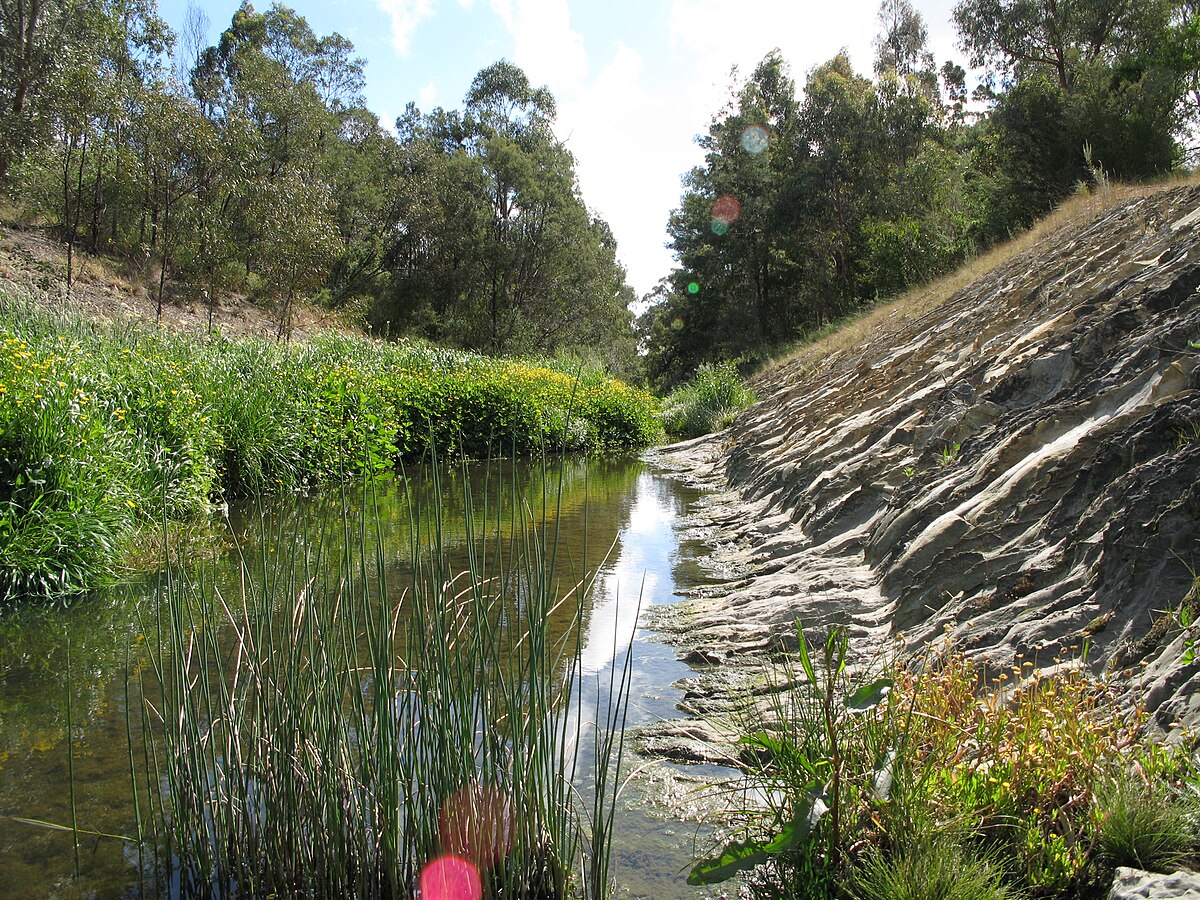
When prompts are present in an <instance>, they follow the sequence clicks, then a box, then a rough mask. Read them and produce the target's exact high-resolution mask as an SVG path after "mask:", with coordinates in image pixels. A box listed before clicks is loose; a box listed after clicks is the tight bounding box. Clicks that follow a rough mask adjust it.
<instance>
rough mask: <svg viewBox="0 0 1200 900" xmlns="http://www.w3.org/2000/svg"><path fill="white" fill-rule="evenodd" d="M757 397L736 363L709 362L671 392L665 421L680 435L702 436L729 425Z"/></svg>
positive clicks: (668, 426) (674, 433) (665, 408)
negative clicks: (746, 383) (739, 372)
mask: <svg viewBox="0 0 1200 900" xmlns="http://www.w3.org/2000/svg"><path fill="white" fill-rule="evenodd" d="M755 399H756V398H755V396H754V392H753V391H752V390H750V388H748V387H746V385H745V384H744V383H743V382H742V379H741V376H740V375H738V371H737V366H735V365H734V364H733V363H731V362H725V363H712V364H710V363H705V364H704V365H702V366H700V368H699V369H698V370H697V371H696V374H695V376H693V378H692V380H691V381H689V382H688V383H687V384H685V385H684V386H683V387H680V388H677V389H675V390H674V391H672V392H671V393H670V394H669V395H668V396H667V398H666V400H665V401H664V403H663V424H664V426H665V427H666V429H667V432H668V433H669V434H672V435H675V436H676V437H681V438H693V437H699V436H700V435H702V434H708V433H709V432H712V431H719V430H720V429H722V428H725V427H726V426H728V425H729V424H730V423H731V422H732V421H733V419H734V417H735V416H736V415H737V414H738V412H740V411H741V410H743V409H745V408H746V407H747V406H749V405H750V404H751V403H753V402H754V401H755Z"/></svg>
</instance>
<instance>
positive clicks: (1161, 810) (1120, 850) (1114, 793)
mask: <svg viewBox="0 0 1200 900" xmlns="http://www.w3.org/2000/svg"><path fill="white" fill-rule="evenodd" d="M1096 812H1097V815H1098V816H1099V817H1100V829H1099V834H1098V843H1099V848H1100V853H1101V854H1103V856H1104V858H1105V859H1106V860H1107V861H1108V862H1109V863H1110V864H1111V865H1113V866H1132V867H1134V868H1138V869H1145V870H1147V871H1150V872H1174V871H1175V870H1176V869H1178V868H1179V867H1180V866H1181V865H1182V864H1183V863H1185V862H1186V861H1187V860H1188V859H1190V858H1191V857H1192V855H1193V853H1194V852H1195V849H1196V840H1197V837H1200V834H1198V832H1197V825H1196V816H1197V813H1198V812H1200V809H1198V808H1197V803H1196V801H1195V799H1191V800H1187V799H1184V798H1182V797H1181V796H1178V795H1173V794H1172V793H1171V792H1170V791H1169V790H1168V789H1167V788H1166V787H1164V786H1163V785H1161V784H1153V783H1151V784H1147V783H1145V782H1144V781H1142V780H1141V779H1139V778H1136V777H1130V776H1127V775H1126V776H1118V777H1116V778H1110V779H1107V780H1106V781H1105V782H1104V783H1103V784H1101V785H1100V786H1099V787H1098V788H1097V789H1096Z"/></svg>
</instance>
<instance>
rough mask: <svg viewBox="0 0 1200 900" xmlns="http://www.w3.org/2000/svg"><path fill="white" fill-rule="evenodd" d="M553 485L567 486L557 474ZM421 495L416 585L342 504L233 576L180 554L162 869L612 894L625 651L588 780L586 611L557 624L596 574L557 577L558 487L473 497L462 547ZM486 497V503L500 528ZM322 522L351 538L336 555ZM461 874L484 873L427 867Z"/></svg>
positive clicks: (364, 521)
mask: <svg viewBox="0 0 1200 900" xmlns="http://www.w3.org/2000/svg"><path fill="white" fill-rule="evenodd" d="M514 493H515V492H514ZM543 497H544V498H545V501H546V502H547V503H549V504H551V505H552V504H554V503H555V502H556V501H555V492H554V489H553V487H552V486H551V487H549V488H548V490H547V491H546V493H545V494H543ZM411 510H412V514H411V515H412V519H411V524H410V533H411V539H412V543H413V546H412V548H411V558H412V559H413V560H414V564H413V567H412V570H411V574H410V576H409V577H408V578H407V579H406V583H405V584H404V585H403V586H402V587H401V586H399V585H395V584H394V583H392V582H393V581H394V576H393V575H392V574H391V573H389V569H388V559H387V555H386V553H385V551H384V548H383V544H382V542H381V541H380V540H379V535H378V534H377V533H376V532H374V531H373V523H372V517H371V516H370V515H369V514H368V513H363V514H362V515H361V517H359V518H356V517H355V516H354V515H353V514H351V513H349V512H345V513H343V515H342V516H341V517H340V518H335V519H333V520H331V522H330V523H329V524H328V526H327V527H328V528H329V529H331V533H330V535H329V538H330V539H329V540H322V541H319V542H314V543H312V544H306V543H303V542H296V541H291V542H289V541H287V540H286V537H287V536H286V535H278V536H276V543H277V545H278V546H289V544H290V546H292V547H293V548H294V549H293V551H292V553H291V554H290V555H287V556H286V557H285V558H284V559H283V560H281V562H280V564H279V565H278V567H277V568H264V570H263V571H260V572H256V573H246V577H244V578H243V579H242V581H243V588H242V590H241V593H240V595H239V596H236V597H229V596H224V595H223V594H222V593H221V592H219V591H217V590H215V589H213V588H212V587H211V585H209V584H207V583H206V582H205V580H204V579H203V578H195V579H190V578H186V577H185V576H183V575H182V574H178V573H172V575H171V577H170V579H168V581H167V583H166V586H165V588H164V595H163V597H162V598H161V599H162V602H161V604H160V605H161V609H162V614H161V616H162V617H161V621H160V623H159V629H160V632H161V636H160V640H159V645H160V646H162V647H165V648H167V649H166V650H165V651H164V652H162V653H160V654H158V655H156V656H155V658H154V663H153V672H154V676H155V677H154V678H152V679H150V680H149V682H148V683H147V684H146V685H145V686H144V688H143V697H144V701H145V703H146V704H147V709H148V710H150V712H151V716H147V717H146V719H145V721H147V722H150V723H153V722H154V721H157V722H158V723H159V724H158V725H153V724H151V725H149V726H148V727H147V734H146V742H147V744H148V745H149V746H151V747H152V748H153V751H152V752H151V753H150V754H149V755H148V757H147V759H148V763H147V765H146V766H144V767H143V768H144V771H143V773H142V775H141V776H140V777H141V778H144V779H145V783H144V786H143V787H142V789H141V790H140V791H136V793H137V795H138V796H140V797H142V798H143V804H142V805H143V806H144V807H145V809H144V810H142V812H140V814H139V816H138V820H139V822H140V821H145V822H146V823H147V825H146V833H145V835H144V836H143V840H144V842H145V843H147V844H148V845H150V846H153V847H155V848H156V854H155V858H156V860H157V863H156V866H155V867H154V868H155V871H156V877H157V882H158V883H157V886H156V887H154V888H152V891H157V892H159V893H161V892H163V891H165V890H166V889H167V888H168V887H170V886H172V885H175V886H177V887H178V889H179V891H181V892H182V893H183V894H184V895H186V896H222V897H224V896H232V895H239V896H307V897H330V898H332V897H338V898H340V897H357V898H375V897H386V898H403V897H413V896H431V897H436V896H456V897H457V896H464V897H466V896H471V897H480V896H485V897H506V898H531V900H532V898H567V897H581V898H598V897H605V896H608V894H609V893H610V890H611V885H610V884H609V883H608V874H607V873H608V853H609V841H610V839H611V809H612V804H613V803H614V802H615V800H614V797H615V793H614V789H613V788H614V785H615V782H616V779H617V776H618V774H619V767H620V752H619V746H617V745H616V744H615V743H614V736H615V735H618V734H619V733H620V731H621V726H622V724H623V709H624V706H623V704H622V701H621V696H622V694H623V693H624V692H625V691H626V689H627V687H628V677H629V670H628V668H626V669H625V670H624V672H623V673H618V675H617V676H616V677H615V679H614V680H613V681H612V682H610V684H609V691H608V693H607V695H606V696H604V704H603V706H602V708H598V709H597V711H596V713H597V717H596V721H597V722H599V723H602V724H601V725H599V726H597V728H598V730H597V732H596V745H597V756H596V767H597V770H596V772H595V773H594V775H593V777H592V778H591V783H592V784H593V785H594V786H595V787H594V789H593V794H592V796H591V798H590V800H588V801H586V802H585V800H584V798H582V797H580V796H579V795H578V794H577V793H576V788H575V784H576V779H575V775H576V771H575V770H576V766H577V755H576V753H577V748H578V747H579V744H580V739H581V737H582V734H583V731H584V729H585V728H586V727H589V726H586V725H585V724H584V722H583V719H582V717H581V715H580V712H581V711H580V710H579V708H578V694H577V683H578V679H579V677H580V676H579V662H580V657H579V653H580V647H581V643H580V636H581V635H580V629H579V627H578V626H579V624H580V622H579V616H580V615H581V613H576V614H575V615H574V616H573V617H571V619H572V621H571V624H570V626H569V627H568V628H567V629H566V630H565V631H560V632H554V631H552V630H551V625H550V623H551V622H552V621H556V620H557V617H556V616H552V615H551V613H552V612H554V610H555V608H556V607H559V606H560V605H564V604H565V605H570V604H574V606H575V608H577V609H578V608H581V604H580V603H579V598H580V596H581V595H582V594H584V593H586V591H587V590H588V584H587V583H586V582H585V581H584V580H583V579H582V578H579V577H574V578H562V579H560V576H559V573H558V572H557V571H556V560H555V555H556V554H555V552H554V537H553V535H552V534H551V533H549V531H550V530H549V529H548V527H547V525H546V523H547V521H548V520H549V516H548V515H547V514H546V507H544V506H543V507H541V509H540V511H539V509H538V508H537V507H535V506H530V505H526V506H525V507H524V508H523V509H516V508H514V507H509V508H508V509H503V510H502V509H501V508H500V507H499V506H498V505H497V506H488V504H487V502H486V499H485V502H484V504H483V506H482V508H481V509H480V510H479V514H478V515H476V516H472V515H468V516H467V517H466V527H467V529H468V531H469V532H470V534H469V536H468V541H467V547H468V553H467V560H466V563H465V565H463V566H461V567H460V566H459V565H458V564H456V563H454V562H453V561H452V560H451V557H450V554H449V553H448V552H447V550H446V547H445V546H444V545H443V543H442V540H441V536H442V533H443V528H444V524H445V523H444V521H443V519H442V504H441V503H440V501H439V500H438V498H437V494H436V491H435V497H434V500H433V502H432V503H431V504H430V505H429V506H427V507H422V506H421V505H420V504H419V503H417V502H416V501H414V504H413V506H412V507H411ZM476 521H486V522H490V525H489V527H488V529H487V532H488V533H487V534H486V535H485V534H480V533H477V532H476V531H475V530H474V529H475V526H474V524H473V523H474V522H476ZM501 526H502V527H501ZM339 532H340V533H339ZM281 539H282V540H281ZM325 546H328V547H332V548H339V549H340V554H338V550H337V549H335V550H334V551H333V552H334V553H335V554H338V558H336V559H325V558H322V553H323V551H322V547H325ZM264 565H265V564H264ZM601 693H602V695H603V692H601ZM136 769H137V767H136V766H133V765H131V770H134V771H136ZM137 777H139V776H135V779H136V778H137ZM160 783H161V784H165V786H166V789H165V794H162V793H160V791H159V790H158V786H159V785H160ZM160 797H161V800H160V799H159V798H160ZM455 877H461V878H463V879H465V880H466V882H469V883H471V884H474V885H478V891H479V892H476V891H471V892H468V893H466V894H457V893H456V894H443V893H439V892H438V891H437V890H435V889H433V888H432V887H431V884H432V883H434V882H437V880H438V879H445V878H455ZM160 888H161V889H162V890H158V889H160Z"/></svg>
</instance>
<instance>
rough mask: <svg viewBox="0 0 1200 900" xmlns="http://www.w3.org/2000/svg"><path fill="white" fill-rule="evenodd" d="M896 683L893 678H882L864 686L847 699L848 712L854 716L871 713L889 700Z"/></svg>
mask: <svg viewBox="0 0 1200 900" xmlns="http://www.w3.org/2000/svg"><path fill="white" fill-rule="evenodd" d="M895 683H896V682H895V680H894V679H892V678H880V679H878V680H876V681H872V682H871V683H870V684H864V685H863V686H862V687H860V688H859V689H858V690H856V691H853V692H851V693H850V694H849V695H848V696H847V697H846V712H847V713H849V714H850V715H852V716H856V715H860V714H862V713H865V712H870V711H871V710H873V709H874V708H875V707H877V706H878V705H879V704H880V703H882V702H883V701H884V700H885V699H886V698H887V695H888V694H890V693H891V691H892V686H893V685H894V684H895Z"/></svg>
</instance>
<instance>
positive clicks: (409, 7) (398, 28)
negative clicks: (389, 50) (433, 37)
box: [376, 0, 433, 56]
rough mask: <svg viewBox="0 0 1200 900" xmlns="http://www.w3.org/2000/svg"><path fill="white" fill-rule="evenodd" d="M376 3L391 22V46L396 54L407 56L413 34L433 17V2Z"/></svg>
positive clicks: (396, 0) (379, 0)
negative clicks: (426, 20)
mask: <svg viewBox="0 0 1200 900" xmlns="http://www.w3.org/2000/svg"><path fill="white" fill-rule="evenodd" d="M376 3H377V4H378V5H379V8H380V9H381V10H382V11H383V12H384V13H385V14H387V16H388V17H389V18H390V19H391V20H392V46H393V47H394V48H395V50H396V52H397V53H398V54H400V55H401V56H407V55H408V51H409V49H410V47H411V46H412V35H413V32H414V31H416V30H417V26H418V25H420V24H421V22H423V21H424V20H425V19H428V18H430V17H431V16H432V15H433V0H376Z"/></svg>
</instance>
